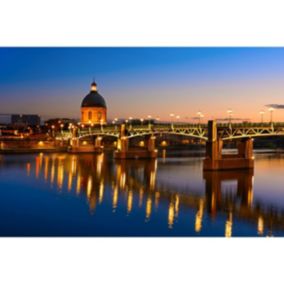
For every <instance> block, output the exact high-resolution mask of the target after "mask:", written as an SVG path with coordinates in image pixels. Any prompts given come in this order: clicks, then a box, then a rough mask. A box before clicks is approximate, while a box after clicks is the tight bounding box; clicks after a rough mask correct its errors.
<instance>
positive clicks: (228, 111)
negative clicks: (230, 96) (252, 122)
mask: <svg viewBox="0 0 284 284" xmlns="http://www.w3.org/2000/svg"><path fill="white" fill-rule="evenodd" d="M227 113H228V115H229V124H231V122H232V113H233V111H232V110H231V109H228V110H227Z"/></svg>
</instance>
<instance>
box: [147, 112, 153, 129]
mask: <svg viewBox="0 0 284 284" xmlns="http://www.w3.org/2000/svg"><path fill="white" fill-rule="evenodd" d="M147 117H148V120H149V127H151V118H152V115H150V114H149V115H148V116H147Z"/></svg>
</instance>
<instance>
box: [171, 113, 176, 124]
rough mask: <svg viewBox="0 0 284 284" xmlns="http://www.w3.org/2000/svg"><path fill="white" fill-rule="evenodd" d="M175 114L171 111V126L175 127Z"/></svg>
mask: <svg viewBox="0 0 284 284" xmlns="http://www.w3.org/2000/svg"><path fill="white" fill-rule="evenodd" d="M174 116H175V115H174V114H173V113H170V117H171V126H172V127H173V123H174V121H173V119H174Z"/></svg>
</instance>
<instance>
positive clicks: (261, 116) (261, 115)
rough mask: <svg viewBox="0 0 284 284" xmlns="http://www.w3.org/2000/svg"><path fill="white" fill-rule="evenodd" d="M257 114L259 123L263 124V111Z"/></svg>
mask: <svg viewBox="0 0 284 284" xmlns="http://www.w3.org/2000/svg"><path fill="white" fill-rule="evenodd" d="M259 114H260V121H261V123H263V115H264V111H263V110H261V111H260V112H259Z"/></svg>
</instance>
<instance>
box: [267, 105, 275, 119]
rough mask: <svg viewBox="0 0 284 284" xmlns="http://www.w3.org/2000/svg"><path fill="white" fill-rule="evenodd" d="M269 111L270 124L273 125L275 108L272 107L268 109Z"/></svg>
mask: <svg viewBox="0 0 284 284" xmlns="http://www.w3.org/2000/svg"><path fill="white" fill-rule="evenodd" d="M268 111H269V112H270V123H272V122H273V111H274V108H273V107H270V108H269V109H268Z"/></svg>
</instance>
